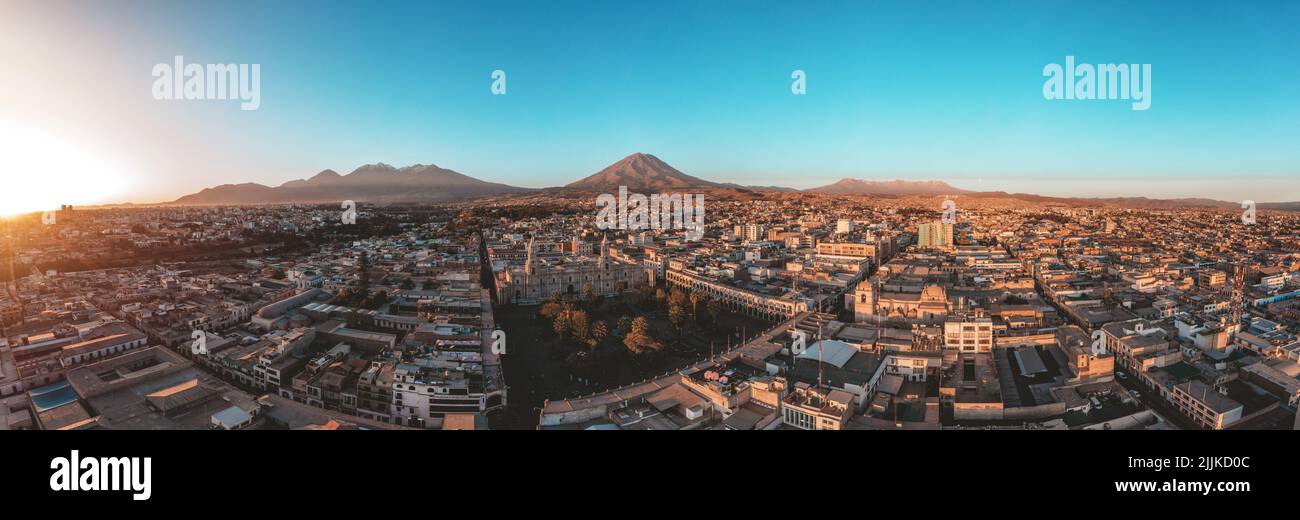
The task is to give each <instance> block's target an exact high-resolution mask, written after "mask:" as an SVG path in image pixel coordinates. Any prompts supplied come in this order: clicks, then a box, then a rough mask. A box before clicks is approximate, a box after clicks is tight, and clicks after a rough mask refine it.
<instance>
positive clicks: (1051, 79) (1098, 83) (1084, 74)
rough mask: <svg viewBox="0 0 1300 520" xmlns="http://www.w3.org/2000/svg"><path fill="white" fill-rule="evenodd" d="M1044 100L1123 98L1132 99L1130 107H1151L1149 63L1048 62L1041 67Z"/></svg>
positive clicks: (1070, 60)
mask: <svg viewBox="0 0 1300 520" xmlns="http://www.w3.org/2000/svg"><path fill="white" fill-rule="evenodd" d="M1043 76H1045V77H1047V81H1045V82H1043V98H1045V99H1084V100H1092V99H1125V100H1132V101H1133V104H1132V109H1133V110H1146V109H1148V108H1151V64H1150V63H1142V64H1138V63H1133V64H1128V63H1119V64H1115V63H1103V64H1099V65H1092V64H1090V63H1079V64H1075V63H1074V56H1066V57H1065V66H1064V67H1062V66H1061V65H1060V64H1059V63H1048V64H1047V65H1046V66H1044V67H1043Z"/></svg>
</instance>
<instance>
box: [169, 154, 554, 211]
mask: <svg viewBox="0 0 1300 520" xmlns="http://www.w3.org/2000/svg"><path fill="white" fill-rule="evenodd" d="M526 191H531V190H530V189H529V188H517V187H514V186H507V185H505V184H498V183H495V182H485V181H481V180H478V179H475V178H473V177H470V176H468V175H464V174H461V173H457V172H455V171H452V170H448V169H445V168H439V167H437V166H434V165H424V164H416V165H413V166H407V167H405V168H395V167H393V166H389V165H387V164H384V163H378V164H367V165H365V166H362V167H360V168H357V169H355V170H353V171H352V173H349V174H347V175H339V174H338V172H335V171H334V170H325V171H322V172H320V173H318V174H316V175H314V176H312V178H310V179H305V180H303V179H299V180H295V181H289V182H286V183H284V184H281V185H279V186H277V187H270V186H264V185H261V184H254V183H244V184H223V185H221V186H217V187H214V188H207V189H205V190H203V191H200V192H198V193H194V194H192V195H186V196H184V197H181V198H179V199H176V200H175V201H173V202H172V203H173V204H190V205H219V204H220V205H224V204H288V203H324V202H338V201H342V200H354V201H357V202H422V201H440V200H447V199H454V198H466V197H480V196H484V195H496V194H503V193H521V192H526Z"/></svg>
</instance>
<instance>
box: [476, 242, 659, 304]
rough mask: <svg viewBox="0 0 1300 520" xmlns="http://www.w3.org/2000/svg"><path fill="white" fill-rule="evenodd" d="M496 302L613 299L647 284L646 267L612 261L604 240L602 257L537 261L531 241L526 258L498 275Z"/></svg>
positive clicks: (521, 302)
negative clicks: (590, 295)
mask: <svg viewBox="0 0 1300 520" xmlns="http://www.w3.org/2000/svg"><path fill="white" fill-rule="evenodd" d="M496 278H497V280H496V282H497V301H498V302H500V303H514V304H519V305H532V304H537V303H541V302H544V301H546V300H547V299H548V298H550V297H551V296H552V295H560V296H562V297H572V298H583V297H585V295H586V294H587V292H588V287H590V292H591V293H593V294H596V295H599V296H614V295H618V294H622V293H623V292H626V291H630V290H632V289H634V288H636V287H637V286H639V285H641V284H645V283H647V280H648V279H649V278H648V275H647V273H646V268H645V266H643V265H641V264H640V263H633V262H625V261H622V260H618V259H614V258H610V256H609V247H608V243H607V242H606V240H603V239H602V240H601V243H600V256H598V257H596V258H591V257H588V256H583V255H570V256H565V257H563V258H561V259H559V260H555V261H547V260H540V259H538V258H536V256H535V255H534V250H533V241H532V240H531V239H530V240H529V241H528V250H527V259H526V260H525V261H524V264H523V265H513V266H509V267H507V268H505V269H504V270H502V271H501V272H499V273H497V275H496Z"/></svg>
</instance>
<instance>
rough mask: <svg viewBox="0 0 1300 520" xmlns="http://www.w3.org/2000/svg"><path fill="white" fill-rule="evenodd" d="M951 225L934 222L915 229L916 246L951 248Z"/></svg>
mask: <svg viewBox="0 0 1300 520" xmlns="http://www.w3.org/2000/svg"><path fill="white" fill-rule="evenodd" d="M952 233H953V232H952V224H946V223H944V222H942V221H935V222H931V223H928V224H921V225H919V226H917V227H916V245H917V246H919V247H952V246H953V237H952Z"/></svg>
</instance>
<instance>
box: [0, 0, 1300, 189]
mask: <svg viewBox="0 0 1300 520" xmlns="http://www.w3.org/2000/svg"><path fill="white" fill-rule="evenodd" d="M180 4H182V3H181V2H146V1H131V2H64V1H45V2H30V3H29V2H25V1H18V2H15V1H12V0H11V1H8V2H6V3H5V5H6V7H5V9H4V10H5V13H4V15H3V16H0V65H2V66H3V68H2V70H3V73H2V74H0V157H5V158H7V159H6V160H5V163H6V166H8V168H6V171H5V173H3V174H2V175H3V176H4V183H5V186H7V187H9V188H10V189H0V194H2V195H0V197H3V199H4V200H3V201H0V202H3V203H4V204H5V206H6V207H8V208H13V207H16V206H21V205H23V204H29V205H37V206H39V205H40V204H46V205H48V203H49V202H52V201H65V200H66V201H67V202H72V203H91V202H117V201H135V202H156V201H161V200H171V199H173V198H175V197H177V196H180V195H183V194H186V193H190V192H193V191H197V190H198V189H201V188H203V187H207V186H212V185H216V184H223V183H239V182H259V183H263V184H268V185H278V184H280V183H283V182H285V181H288V180H292V179H297V178H306V177H310V176H311V175H313V174H314V173H316V172H318V171H320V170H323V169H326V168H330V169H334V170H337V171H339V172H340V173H347V172H349V171H351V170H352V169H354V168H356V167H357V166H360V165H362V164H366V163H374V162H385V163H389V164H393V165H397V166H403V165H408V164H413V163H425V164H428V163H433V164H437V165H439V166H443V167H446V168H451V169H454V170H457V171H460V172H462V173H465V174H467V175H471V176H475V177H478V178H480V179H484V180H488V181H495V182H504V183H508V184H513V185H519V186H530V187H542V186H555V185H562V184H565V183H568V182H571V181H573V180H576V179H579V178H581V177H583V176H586V175H589V174H591V173H593V172H595V171H597V170H599V169H600V168H602V167H604V166H605V165H607V164H609V163H611V162H614V161H616V160H618V159H619V158H622V157H623V156H625V155H627V154H629V153H632V152H638V151H639V152H647V153H652V154H655V155H657V156H659V157H660V158H661V159H663V160H665V161H666V162H668V163H669V164H672V165H673V166H675V167H677V168H678V169H681V170H682V171H684V172H686V173H688V174H691V175H695V176H698V177H703V178H706V179H709V180H715V181H720V182H738V183H743V184H755V185H784V186H792V187H799V188H807V187H812V186H817V185H821V184H827V183H830V182H834V181H835V180H838V179H840V178H843V177H858V178H869V179H894V178H905V179H914V180H923V179H941V180H946V181H948V182H950V183H952V184H953V185H955V186H958V187H962V188H966V189H976V190H1007V191H1018V192H1034V193H1043V194H1052V195H1073V196H1149V197H1160V198H1173V197H1187V196H1205V197H1214V198H1219V199H1224V200H1239V199H1247V198H1249V199H1254V200H1257V201H1280V200H1300V146H1298V145H1297V143H1300V100H1298V99H1297V92H1300V90H1298V85H1300V68H1298V67H1297V63H1300V37H1297V36H1296V34H1297V29H1296V28H1297V26H1300V3H1297V2H1284V1H1278V2H1250V1H1244V2H1242V1H1234V2H1205V3H1198V2H1131V1H1113V2H1112V1H1093V2H1086V3H1077V2H1031V1H1015V2H1005V3H1003V2H970V1H952V2H937V1H927V2H915V1H901V0H900V1H890V2H867V1H856V2H830V1H818V2H791V1H776V2H762V1H744V2H739V1H738V2H723V1H698V0H696V1H683V2H630V1H615V0H605V1H596V0H593V1H565V0H556V1H548V2H542V1H520V2H512V1H491V2H482V1H466V2H436V1H435V2H427V3H426V2H418V3H416V2H412V3H411V4H404V3H378V2H356V3H348V4H329V3H322V2H303V3H297V2H289V1H274V2H220V3H213V2H204V3H199V2H184V3H183V4H185V5H180ZM177 55H182V56H184V57H185V60H186V62H188V63H203V64H206V63H257V64H260V65H261V69H262V70H261V72H262V78H261V105H260V108H259V109H258V110H255V111H242V110H240V109H239V105H238V102H237V101H159V100H155V99H154V98H153V97H152V95H151V90H150V89H151V86H152V84H153V81H154V77H153V76H152V75H151V70H152V68H153V66H154V64H157V63H170V62H171V61H172V60H173V57H174V56H177ZM1066 55H1073V56H1075V57H1076V60H1077V61H1078V62H1081V63H1149V64H1151V67H1152V77H1151V85H1152V93H1151V94H1152V95H1151V107H1150V109H1149V110H1146V111H1133V110H1130V108H1129V102H1126V101H1065V100H1060V101H1049V100H1046V99H1044V97H1043V94H1042V91H1043V82H1044V79H1045V78H1044V77H1043V67H1044V66H1045V65H1047V64H1048V63H1064V60H1065V56H1066ZM495 69H502V70H504V71H505V72H506V73H507V94H506V95H504V96H493V95H492V93H491V90H490V87H491V83H492V78H491V77H490V75H491V73H492V71H493V70H495ZM794 69H801V70H803V71H805V72H806V74H807V94H806V95H803V96H796V95H793V94H791V91H790V85H791V78H790V74H791V71H793V70H794ZM5 147H7V148H8V149H3V148H5ZM13 157H18V158H19V159H17V160H15V159H13ZM70 171H71V172H73V173H69V172H70ZM14 186H18V187H19V189H13V187H14ZM23 190H27V191H23ZM51 190H54V191H55V192H56V195H54V196H50V195H49V192H50V191H51ZM35 192H39V193H37V194H35V195H34V194H32V193H35ZM36 201H41V202H40V204H38V203H37V202H36ZM54 203H55V204H57V203H58V202H54ZM33 209H39V208H33Z"/></svg>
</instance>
